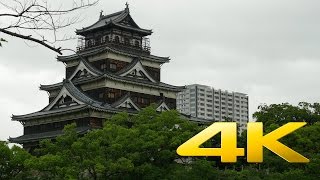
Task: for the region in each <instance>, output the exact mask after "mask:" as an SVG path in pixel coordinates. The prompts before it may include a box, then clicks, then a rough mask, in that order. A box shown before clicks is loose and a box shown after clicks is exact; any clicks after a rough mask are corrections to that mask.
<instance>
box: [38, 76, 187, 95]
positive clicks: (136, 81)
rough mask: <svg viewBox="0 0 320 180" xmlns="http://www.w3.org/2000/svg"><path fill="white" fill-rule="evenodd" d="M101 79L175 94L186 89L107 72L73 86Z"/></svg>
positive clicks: (50, 87) (58, 86) (55, 85)
mask: <svg viewBox="0 0 320 180" xmlns="http://www.w3.org/2000/svg"><path fill="white" fill-rule="evenodd" d="M101 79H112V80H115V81H120V82H125V83H128V84H136V85H143V86H146V87H153V88H158V89H162V90H170V91H175V92H181V91H182V90H183V89H184V88H185V87H184V86H173V85H170V84H166V83H163V82H155V83H153V82H150V81H147V80H142V79H135V78H131V77H122V76H118V75H115V74H111V73H109V72H106V73H105V74H103V75H101V76H97V77H88V78H83V79H77V80H74V81H73V84H75V85H79V84H84V83H89V82H94V81H97V80H101ZM62 85H63V83H56V84H52V85H41V86H40V89H41V90H46V91H49V90H55V89H59V88H60V87H61V86H62Z"/></svg>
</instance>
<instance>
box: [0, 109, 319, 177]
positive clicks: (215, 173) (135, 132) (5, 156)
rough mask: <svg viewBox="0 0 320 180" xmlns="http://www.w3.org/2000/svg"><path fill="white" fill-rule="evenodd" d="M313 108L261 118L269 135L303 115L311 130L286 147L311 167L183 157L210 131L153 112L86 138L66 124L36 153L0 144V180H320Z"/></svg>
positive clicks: (118, 120) (121, 117)
mask: <svg viewBox="0 0 320 180" xmlns="http://www.w3.org/2000/svg"><path fill="white" fill-rule="evenodd" d="M306 105H307V104H306V103H305V104H304V106H302V105H301V106H298V107H295V106H292V105H289V104H282V105H270V106H263V109H260V110H259V111H258V112H256V113H255V114H254V116H255V117H256V119H257V121H262V122H264V123H265V124H268V125H267V126H266V131H272V130H273V129H275V128H277V127H279V126H281V125H283V124H284V123H286V122H288V121H299V119H298V118H301V117H303V120H304V121H306V122H308V125H307V126H306V127H304V128H301V129H299V130H297V131H296V132H295V133H293V134H290V135H289V136H288V137H285V138H283V140H282V142H283V143H285V144H287V145H288V146H289V147H290V148H293V149H294V150H296V151H298V152H299V153H301V154H303V155H304V156H306V157H308V158H309V159H310V160H311V162H310V163H308V164H289V163H288V162H286V161H284V160H283V159H281V158H280V157H278V156H276V155H274V154H273V153H271V152H269V151H267V150H266V152H265V153H264V163H261V164H248V163H246V162H245V158H239V161H238V162H237V163H235V164H222V163H220V162H219V158H212V157H203V158H195V159H193V160H192V161H190V159H189V160H188V159H185V158H181V157H179V156H178V155H177V154H176V148H177V147H178V146H179V145H180V144H182V143H183V142H184V141H186V140H188V139H189V138H190V137H192V136H193V135H195V134H196V133H198V132H200V131H201V129H203V128H204V127H201V126H198V125H197V124H195V123H191V122H188V121H186V120H184V119H182V118H181V117H180V115H179V114H178V113H177V112H176V111H167V112H163V113H157V112H156V111H155V109H154V108H153V107H148V108H146V109H144V110H143V111H141V112H140V113H139V114H138V115H136V116H129V115H128V114H126V113H120V114H117V115H115V116H114V117H113V118H112V119H108V120H106V122H105V124H104V127H103V128H102V129H98V130H93V131H90V132H88V133H87V134H85V135H83V136H81V137H79V136H78V135H77V133H76V131H75V128H74V125H69V126H66V127H65V129H64V135H62V136H59V137H58V138H57V139H56V141H54V142H52V141H50V140H45V141H43V142H41V146H40V148H39V149H38V150H37V151H36V152H35V153H34V154H33V155H30V154H29V153H27V152H26V151H24V150H23V149H21V148H19V147H17V146H14V147H12V148H9V147H8V146H7V144H6V143H4V142H3V143H0V179H320V172H319V171H320V136H319V134H320V124H319V121H318V119H317V117H318V113H319V109H317V110H315V109H312V108H313V107H316V108H318V106H313V105H312V106H311V105H310V104H308V106H306ZM298 115H301V116H298ZM293 117H295V118H297V119H290V118H293ZM275 118H278V120H276V119H275ZM238 141H239V143H238V147H245V143H246V137H245V135H243V136H241V137H239V139H238ZM212 142H215V141H212ZM211 145H212V144H206V145H205V146H211ZM177 162H179V163H177Z"/></svg>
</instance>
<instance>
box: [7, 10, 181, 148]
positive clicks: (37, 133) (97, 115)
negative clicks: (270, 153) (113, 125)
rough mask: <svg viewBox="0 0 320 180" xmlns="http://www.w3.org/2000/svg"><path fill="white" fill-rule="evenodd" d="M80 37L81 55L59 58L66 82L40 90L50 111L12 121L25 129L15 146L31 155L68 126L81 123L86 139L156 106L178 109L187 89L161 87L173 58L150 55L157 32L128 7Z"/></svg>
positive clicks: (102, 19)
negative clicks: (117, 118)
mask: <svg viewBox="0 0 320 180" xmlns="http://www.w3.org/2000/svg"><path fill="white" fill-rule="evenodd" d="M76 34H77V35H79V36H80V38H79V45H78V47H77V52H76V53H74V54H73V55H69V56H58V57H57V59H58V61H60V62H62V63H64V64H65V65H66V75H65V79H64V80H63V81H62V82H60V83H56V84H51V85H41V86H40V89H41V90H44V91H47V92H48V93H49V104H48V105H47V106H46V107H45V108H43V109H42V110H40V111H38V112H34V113H30V114H26V115H18V116H17V115H13V116H12V120H13V121H19V122H21V124H23V127H24V134H23V135H22V136H20V137H16V138H10V139H9V141H10V142H12V143H19V144H22V145H23V147H24V148H25V149H27V150H29V151H32V150H33V148H35V147H36V146H37V145H38V143H39V141H40V140H42V139H48V138H50V139H54V138H55V137H56V136H58V135H60V134H62V129H63V127H64V126H65V125H66V124H70V123H76V125H77V128H76V130H77V132H78V133H79V134H83V133H86V132H87V131H89V130H90V129H92V128H99V127H102V124H103V122H104V121H105V120H106V118H108V117H111V116H112V115H113V114H115V113H118V112H121V111H127V112H128V113H130V114H135V113H137V112H138V111H139V110H141V108H144V107H146V106H149V105H150V104H152V103H153V104H156V105H157V111H165V110H169V109H175V108H176V94H177V93H178V92H180V91H181V89H182V87H177V86H173V85H169V84H165V83H163V82H161V81H160V70H161V65H162V64H164V63H167V62H169V58H168V57H160V56H155V55H152V54H151V53H150V42H149V39H148V38H147V36H149V35H151V34H152V31H151V30H147V29H142V28H140V27H139V26H138V25H137V24H136V22H135V21H134V20H133V19H132V17H131V16H130V11H129V7H128V5H127V6H126V8H125V9H124V10H123V11H119V12H116V13H113V14H109V15H103V14H102V12H101V13H100V16H99V19H98V21H97V22H96V23H94V24H92V25H91V26H88V27H86V28H82V29H78V30H76Z"/></svg>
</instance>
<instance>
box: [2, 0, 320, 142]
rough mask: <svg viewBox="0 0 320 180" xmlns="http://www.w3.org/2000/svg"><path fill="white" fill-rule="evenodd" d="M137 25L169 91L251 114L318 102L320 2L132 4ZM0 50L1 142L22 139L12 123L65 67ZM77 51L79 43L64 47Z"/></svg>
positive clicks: (14, 43) (36, 103)
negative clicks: (212, 93) (235, 103)
mask: <svg viewBox="0 0 320 180" xmlns="http://www.w3.org/2000/svg"><path fill="white" fill-rule="evenodd" d="M125 2H126V1H123V0H120V1H119V0H107V1H102V0H101V1H100V2H99V4H98V5H97V6H94V7H91V8H90V9H86V10H85V11H84V12H83V13H82V16H83V17H85V19H84V20H83V21H81V22H80V23H79V24H76V25H75V26H73V27H71V28H69V29H65V30H64V31H62V32H60V33H62V34H64V33H65V34H70V35H73V33H74V30H75V28H82V27H85V26H88V25H91V24H92V23H94V22H95V21H97V19H98V17H99V13H100V10H103V11H104V14H108V13H113V12H116V11H119V10H122V9H124V7H125V5H124V4H125ZM128 3H129V4H130V13H131V15H132V17H133V18H134V20H135V21H136V22H137V24H138V25H139V26H140V27H142V28H146V29H152V30H153V32H154V33H153V34H152V35H151V37H150V39H151V48H152V49H151V51H152V54H155V55H159V56H170V58H171V62H170V63H168V64H165V65H163V66H162V74H161V79H162V81H163V82H166V83H170V84H173V85H186V84H193V83H198V84H204V85H208V86H213V87H215V88H220V89H223V90H225V89H226V90H229V91H237V92H242V93H246V94H248V95H249V105H250V119H252V116H251V114H252V113H253V112H255V111H256V110H257V106H258V105H259V104H262V103H267V104H270V103H282V102H289V103H293V104H297V103H298V102H300V101H308V102H319V100H320V84H319V82H320V81H319V79H318V77H319V74H320V68H319V67H320V50H319V47H320V35H319V33H320V23H319V17H320V1H316V0H314V1H312V0H309V1H306V0H300V1H298V0H281V1H279V0H265V1H257V0H233V1H232V0H223V1H222V0H219V1H218V0H207V1H205V0H201V1H200V0H188V1H185V0H175V1H155V0H135V1H128ZM0 37H4V38H6V39H7V40H8V41H9V42H8V43H4V44H3V47H2V48H0V84H1V90H0V91H1V93H0V140H6V139H7V138H8V137H9V136H11V137H16V136H19V135H22V134H23V129H22V125H21V124H20V123H18V122H12V121H11V118H10V117H11V115H12V114H15V115H20V114H25V113H31V112H34V111H38V110H40V109H42V108H43V107H45V106H46V105H47V104H48V95H47V93H46V92H44V91H39V85H40V84H50V83H56V82H60V81H61V80H62V79H63V77H64V74H65V69H64V65H63V64H62V63H60V62H57V61H56V56H57V54H56V53H54V52H52V51H51V50H49V49H46V48H43V47H41V46H39V45H34V44H30V43H28V44H27V43H26V42H24V41H22V40H20V39H15V38H12V37H8V36H4V35H3V34H1V33H0ZM61 45H62V46H63V47H64V48H73V49H75V47H76V41H68V42H64V43H62V44H61Z"/></svg>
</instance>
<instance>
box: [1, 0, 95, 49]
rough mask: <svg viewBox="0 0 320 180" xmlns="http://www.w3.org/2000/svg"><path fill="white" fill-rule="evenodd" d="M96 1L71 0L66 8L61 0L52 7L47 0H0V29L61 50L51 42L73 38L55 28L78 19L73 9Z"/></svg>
mask: <svg viewBox="0 0 320 180" xmlns="http://www.w3.org/2000/svg"><path fill="white" fill-rule="evenodd" d="M50 2H53V1H50ZM97 3H98V0H93V1H91V0H86V1H85V0H74V1H73V3H72V5H71V7H68V8H66V7H67V6H66V5H65V4H63V5H62V2H61V4H60V5H55V4H54V6H53V7H52V6H51V5H50V4H49V3H48V1H47V0H6V1H1V0H0V9H1V11H2V9H3V10H4V11H3V12H4V13H0V23H1V24H0V33H4V34H8V35H10V36H14V37H17V38H21V39H24V40H28V41H32V42H35V43H38V44H40V45H43V46H45V47H47V48H49V49H51V50H53V51H55V52H57V53H59V54H62V53H61V48H60V47H58V48H56V47H54V46H53V44H54V43H55V42H60V41H65V40H69V39H74V38H73V37H67V36H66V35H63V37H62V38H60V36H59V34H58V30H60V29H63V28H66V27H69V26H71V25H73V24H75V23H77V22H79V20H80V18H79V17H80V16H79V15H74V14H73V13H75V12H78V10H80V9H84V8H88V7H91V6H94V5H96V4H97ZM2 24H4V25H2ZM48 33H51V35H48Z"/></svg>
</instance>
